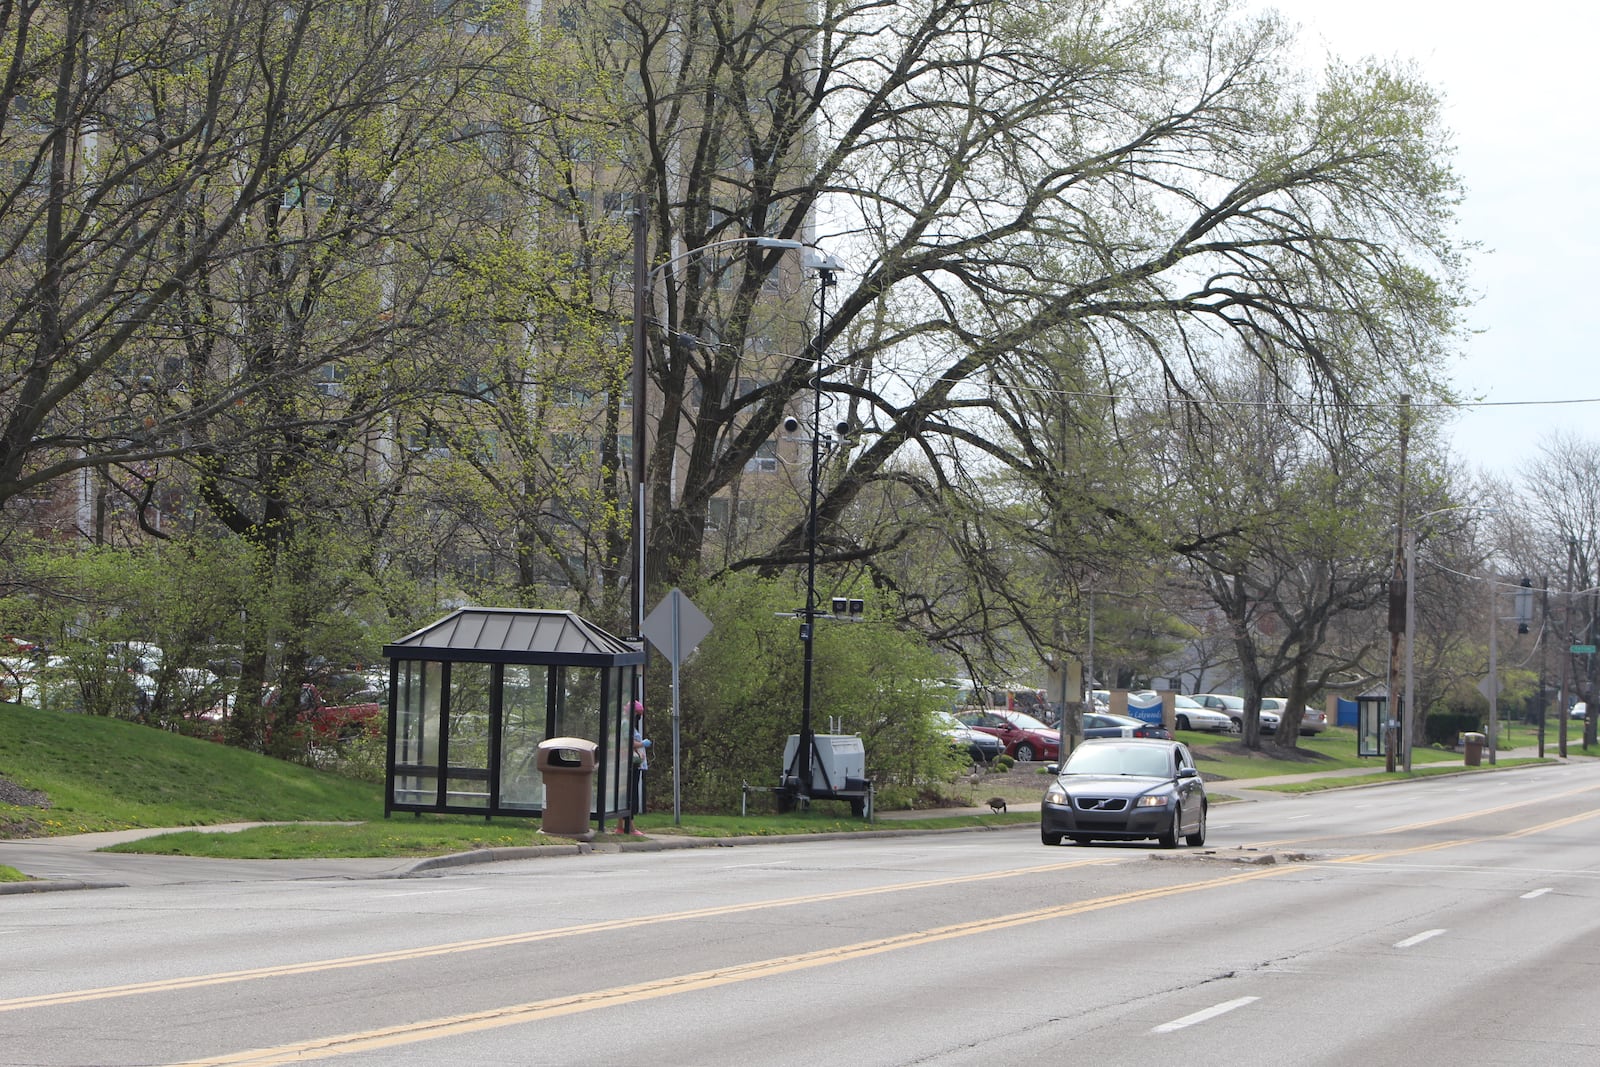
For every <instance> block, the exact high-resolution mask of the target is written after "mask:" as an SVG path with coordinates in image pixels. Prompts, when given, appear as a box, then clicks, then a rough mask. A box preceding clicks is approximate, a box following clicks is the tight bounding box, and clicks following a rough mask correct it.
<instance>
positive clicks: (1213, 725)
mask: <svg viewBox="0 0 1600 1067" xmlns="http://www.w3.org/2000/svg"><path fill="white" fill-rule="evenodd" d="M1172 724H1173V725H1174V726H1176V727H1177V728H1178V729H1180V730H1201V731H1204V732H1205V733H1211V734H1231V733H1235V732H1237V731H1238V729H1239V728H1238V726H1236V725H1235V724H1234V721H1233V719H1232V718H1231V717H1229V716H1227V715H1224V714H1223V713H1222V712H1220V711H1213V710H1211V709H1210V708H1208V707H1206V706H1205V705H1204V704H1202V703H1200V702H1199V701H1198V700H1196V699H1194V697H1187V696H1184V695H1183V694H1182V693H1178V694H1176V695H1175V696H1173V698H1172Z"/></svg>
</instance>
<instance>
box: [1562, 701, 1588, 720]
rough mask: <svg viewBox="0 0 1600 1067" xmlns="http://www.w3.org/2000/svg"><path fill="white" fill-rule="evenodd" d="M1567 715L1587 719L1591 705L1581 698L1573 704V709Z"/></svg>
mask: <svg viewBox="0 0 1600 1067" xmlns="http://www.w3.org/2000/svg"><path fill="white" fill-rule="evenodd" d="M1567 717H1568V718H1572V719H1586V718H1588V717H1589V705H1588V704H1587V703H1585V702H1584V701H1582V700H1580V701H1578V702H1577V703H1576V704H1574V705H1572V710H1571V711H1569V712H1567Z"/></svg>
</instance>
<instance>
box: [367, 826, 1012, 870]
mask: <svg viewBox="0 0 1600 1067" xmlns="http://www.w3.org/2000/svg"><path fill="white" fill-rule="evenodd" d="M1035 829H1037V827H1036V826H1034V825H1033V824H1032V823H1014V824H1012V825H1009V826H944V827H938V828H935V829H928V830H919V829H916V828H915V827H904V828H899V829H894V830H840V831H835V832H831V833H825V834H756V835H746V836H742V837H678V836H672V835H668V836H662V837H648V838H646V839H645V840H643V841H639V840H625V841H602V840H599V839H598V836H597V838H596V840H594V841H579V842H575V843H574V844H571V845H530V846H523V847H511V848H480V849H473V850H472V851H471V852H455V853H451V854H450V855H448V856H430V857H428V858H427V859H424V860H418V861H417V862H416V863H414V864H412V865H411V866H410V867H408V868H406V869H405V870H404V871H401V872H400V873H399V874H397V875H394V876H392V877H398V878H409V877H411V876H413V875H418V874H427V873H429V872H430V871H437V870H442V869H448V868H451V867H466V866H470V865H472V864H476V863H501V862H505V861H509V860H531V859H544V858H546V857H550V856H584V855H588V854H590V853H596V852H599V853H612V852H671V851H674V850H677V849H686V848H736V847H738V846H740V845H772V844H791V843H795V842H802V841H853V840H856V841H864V840H869V839H874V838H881V837H909V836H911V835H912V834H970V833H975V832H985V831H987V832H1000V831H1006V830H1035Z"/></svg>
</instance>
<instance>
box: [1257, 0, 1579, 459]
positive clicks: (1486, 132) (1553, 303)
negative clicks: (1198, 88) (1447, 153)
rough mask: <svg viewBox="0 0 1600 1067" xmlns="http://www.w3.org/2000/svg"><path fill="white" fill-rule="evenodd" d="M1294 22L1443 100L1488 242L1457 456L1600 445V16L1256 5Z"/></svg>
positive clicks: (1307, 0)
mask: <svg viewBox="0 0 1600 1067" xmlns="http://www.w3.org/2000/svg"><path fill="white" fill-rule="evenodd" d="M1254 6H1257V7H1261V8H1266V7H1273V8H1276V9H1277V10H1278V11H1280V12H1282V13H1283V14H1284V15H1285V16H1287V17H1288V18H1289V19H1290V20H1291V21H1292V22H1296V23H1299V24H1300V27H1301V34H1300V36H1301V43H1302V45H1303V46H1305V47H1307V48H1308V49H1309V50H1310V52H1309V58H1310V60H1311V61H1313V62H1316V63H1317V64H1318V65H1319V66H1320V64H1321V61H1322V59H1323V58H1324V57H1326V56H1327V55H1328V54H1329V53H1332V54H1335V55H1338V56H1340V57H1342V58H1345V59H1350V60H1353V59H1359V58H1361V57H1364V56H1375V57H1378V58H1380V59H1389V58H1397V57H1398V58H1402V59H1406V60H1410V61H1412V62H1414V63H1415V64H1416V65H1417V68H1418V72H1419V73H1420V74H1421V76H1422V77H1423V78H1424V79H1425V80H1426V81H1428V82H1429V83H1430V84H1431V85H1433V86H1434V87H1435V88H1436V89H1437V90H1438V91H1439V92H1440V93H1441V94H1442V96H1443V98H1444V105H1445V107H1444V117H1445V122H1446V124H1447V125H1448V126H1449V127H1450V128H1451V129H1452V130H1453V131H1454V133H1455V144H1456V158H1455V167H1456V169H1457V171H1458V173H1459V174H1460V175H1461V176H1462V178H1463V181H1464V183H1465V186H1466V200H1465V202H1464V203H1463V205H1462V206H1461V209H1460V220H1461V221H1460V231H1459V236H1460V237H1461V238H1462V239H1464V240H1470V241H1475V242H1477V243H1478V244H1480V245H1481V246H1482V247H1481V250H1480V251H1479V252H1478V253H1477V254H1476V255H1475V256H1474V258H1473V267H1472V274H1471V277H1470V278H1469V279H1468V283H1469V285H1470V287H1471V289H1472V291H1473V292H1474V293H1476V294H1477V302H1476V304H1475V306H1474V307H1473V308H1472V309H1471V310H1470V311H1469V313H1468V316H1467V324H1468V327H1469V329H1471V330H1472V331H1474V332H1473V333H1472V334H1471V335H1470V336H1468V337H1466V338H1464V339H1463V341H1462V344H1461V359H1460V361H1459V363H1458V364H1457V366H1456V370H1455V375H1454V378H1455V382H1456V386H1457V389H1458V391H1459V392H1460V393H1461V394H1462V395H1463V396H1464V397H1467V398H1472V399H1476V400H1479V401H1482V402H1483V403H1482V406H1476V407H1471V408H1467V409H1464V410H1463V411H1462V412H1461V413H1460V415H1459V417H1458V418H1457V419H1456V420H1455V422H1454V425H1453V427H1452V431H1451V440H1452V442H1453V446H1454V452H1455V455H1456V457H1457V458H1458V460H1460V461H1461V462H1462V463H1464V464H1465V465H1466V466H1467V467H1468V468H1469V469H1471V470H1480V471H1485V472H1488V473H1492V474H1495V475H1498V476H1501V477H1505V478H1508V479H1513V480H1520V479H1519V477H1518V475H1519V471H1520V470H1522V469H1525V468H1526V466H1527V465H1528V464H1529V463H1530V462H1531V461H1532V460H1534V459H1535V458H1537V456H1538V453H1539V446H1540V444H1541V443H1546V442H1548V440H1549V437H1550V434H1551V433H1552V432H1554V431H1557V430H1559V431H1561V432H1564V433H1569V434H1574V435H1576V436H1578V437H1580V438H1583V439H1586V440H1600V365H1597V363H1596V358H1595V357H1596V352H1597V349H1600V345H1596V344H1595V343H1594V341H1593V338H1594V337H1595V336H1597V335H1600V313H1597V312H1596V310H1594V309H1595V308H1596V306H1597V305H1600V300H1597V299H1596V297H1595V296H1594V295H1593V294H1591V292H1590V290H1589V289H1588V283H1589V282H1590V281H1591V280H1593V276H1594V271H1593V266H1594V258H1595V256H1596V253H1597V251H1600V181H1597V177H1600V175H1597V171H1600V138H1597V137H1596V133H1597V132H1600V130H1597V127H1600V119H1597V117H1596V115H1597V110H1596V107H1595V89H1594V82H1595V76H1594V70H1595V55H1596V47H1597V39H1600V34H1597V32H1596V31H1597V30H1600V14H1597V9H1596V8H1595V7H1593V6H1591V5H1588V4H1581V3H1566V4H1560V3H1551V2H1548V0H1524V2H1522V3H1518V4H1511V5H1499V4H1497V5H1465V4H1445V3H1440V2H1438V0H1385V2H1374V0H1261V2H1259V3H1257V4H1256V5H1254Z"/></svg>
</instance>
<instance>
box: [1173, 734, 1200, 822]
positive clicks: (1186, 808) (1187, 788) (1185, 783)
mask: <svg viewBox="0 0 1600 1067" xmlns="http://www.w3.org/2000/svg"><path fill="white" fill-rule="evenodd" d="M1172 756H1173V764H1174V768H1173V769H1174V772H1175V774H1177V775H1178V777H1177V779H1176V780H1177V783H1178V803H1179V804H1180V805H1181V806H1182V810H1183V832H1184V833H1192V832H1198V831H1199V829H1200V818H1201V813H1202V812H1203V811H1204V810H1205V785H1204V784H1203V783H1202V782H1201V779H1200V773H1199V768H1197V767H1196V766H1195V765H1194V757H1193V756H1192V755H1190V753H1189V748H1188V746H1187V745H1173V746H1172ZM1185 767H1187V768H1189V769H1190V770H1192V771H1194V772H1195V773H1194V775H1193V776H1191V777H1188V778H1185V777H1182V771H1183V769H1184V768H1185Z"/></svg>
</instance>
